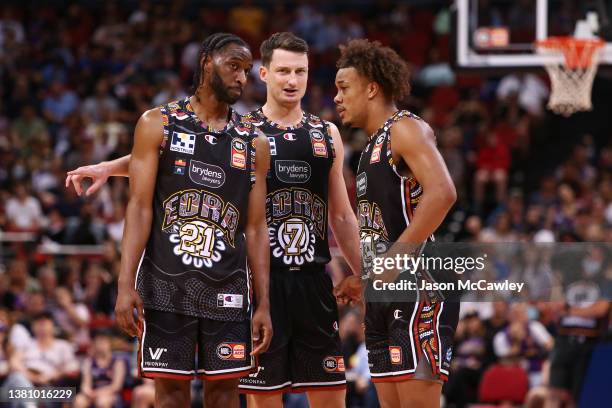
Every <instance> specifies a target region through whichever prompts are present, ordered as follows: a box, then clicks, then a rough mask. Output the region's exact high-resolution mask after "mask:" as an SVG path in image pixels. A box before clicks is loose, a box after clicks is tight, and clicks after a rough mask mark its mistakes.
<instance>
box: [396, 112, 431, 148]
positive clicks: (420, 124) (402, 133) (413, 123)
mask: <svg viewBox="0 0 612 408" xmlns="http://www.w3.org/2000/svg"><path fill="white" fill-rule="evenodd" d="M391 144H392V146H393V150H395V151H400V152H401V151H403V150H405V149H413V148H414V147H415V146H422V145H430V144H433V145H435V144H436V137H435V135H434V132H433V130H432V129H431V126H429V125H428V124H427V122H425V121H424V120H422V119H420V118H418V117H411V116H406V117H403V118H401V119H399V120H398V121H397V122H395V123H394V124H393V126H391Z"/></svg>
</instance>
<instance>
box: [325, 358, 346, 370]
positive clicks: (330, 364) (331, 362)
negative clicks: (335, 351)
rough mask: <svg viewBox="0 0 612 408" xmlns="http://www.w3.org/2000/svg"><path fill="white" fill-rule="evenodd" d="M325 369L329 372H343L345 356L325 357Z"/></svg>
mask: <svg viewBox="0 0 612 408" xmlns="http://www.w3.org/2000/svg"><path fill="white" fill-rule="evenodd" d="M323 369H324V370H325V371H327V372H328V373H343V372H344V357H342V356H329V357H325V358H324V359H323Z"/></svg>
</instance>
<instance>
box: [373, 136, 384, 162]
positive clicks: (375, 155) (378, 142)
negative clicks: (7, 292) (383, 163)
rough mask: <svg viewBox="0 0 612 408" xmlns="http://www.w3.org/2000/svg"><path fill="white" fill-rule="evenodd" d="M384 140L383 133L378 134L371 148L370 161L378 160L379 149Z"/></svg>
mask: <svg viewBox="0 0 612 408" xmlns="http://www.w3.org/2000/svg"><path fill="white" fill-rule="evenodd" d="M384 141H385V135H380V136H378V138H377V139H376V144H374V148H373V149H372V156H370V163H377V162H379V161H380V151H381V150H382V144H383V142H384Z"/></svg>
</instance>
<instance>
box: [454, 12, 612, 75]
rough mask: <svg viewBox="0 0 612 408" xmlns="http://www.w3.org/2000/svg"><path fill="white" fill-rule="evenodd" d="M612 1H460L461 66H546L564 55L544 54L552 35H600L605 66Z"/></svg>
mask: <svg viewBox="0 0 612 408" xmlns="http://www.w3.org/2000/svg"><path fill="white" fill-rule="evenodd" d="M611 11H612V1H611V0H514V1H512V0H455V12H456V21H455V47H456V48H455V55H456V61H455V63H456V66H457V67H458V68H468V69H469V68H501V69H503V68H520V67H525V68H529V67H538V66H543V65H545V64H546V63H547V62H548V63H550V62H552V61H551V60H555V61H556V60H561V59H562V58H563V57H562V56H561V55H539V54H537V53H536V49H535V47H534V42H535V41H537V40H542V39H545V38H547V37H549V36H562V35H575V36H578V37H582V38H589V37H591V38H592V37H593V36H597V37H600V38H602V39H603V40H604V41H606V44H605V46H604V47H603V51H602V54H601V59H600V65H603V66H605V65H612V42H611V41H612V38H611V35H610V33H611V27H610V21H611V20H612V14H611Z"/></svg>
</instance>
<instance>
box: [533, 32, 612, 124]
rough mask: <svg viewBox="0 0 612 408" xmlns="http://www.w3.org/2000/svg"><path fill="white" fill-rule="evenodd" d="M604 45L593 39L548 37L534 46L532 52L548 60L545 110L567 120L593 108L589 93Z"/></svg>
mask: <svg viewBox="0 0 612 408" xmlns="http://www.w3.org/2000/svg"><path fill="white" fill-rule="evenodd" d="M604 44H605V42H604V41H602V40H600V39H597V38H593V39H583V38H575V37H549V38H547V39H545V40H541V41H537V42H536V51H537V53H538V54H540V55H543V56H551V57H559V56H563V58H562V59H560V60H559V59H558V58H551V59H550V62H547V63H545V67H546V71H548V75H549V76H550V83H551V87H552V90H551V92H550V99H549V100H548V108H549V109H550V110H552V111H553V112H555V113H557V114H560V115H563V116H570V115H571V114H572V113H574V112H578V111H587V110H591V109H592V108H593V105H592V103H591V90H592V88H593V80H594V79H595V73H596V72H597V65H598V64H599V55H600V51H601V49H602V47H603V45H604Z"/></svg>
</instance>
